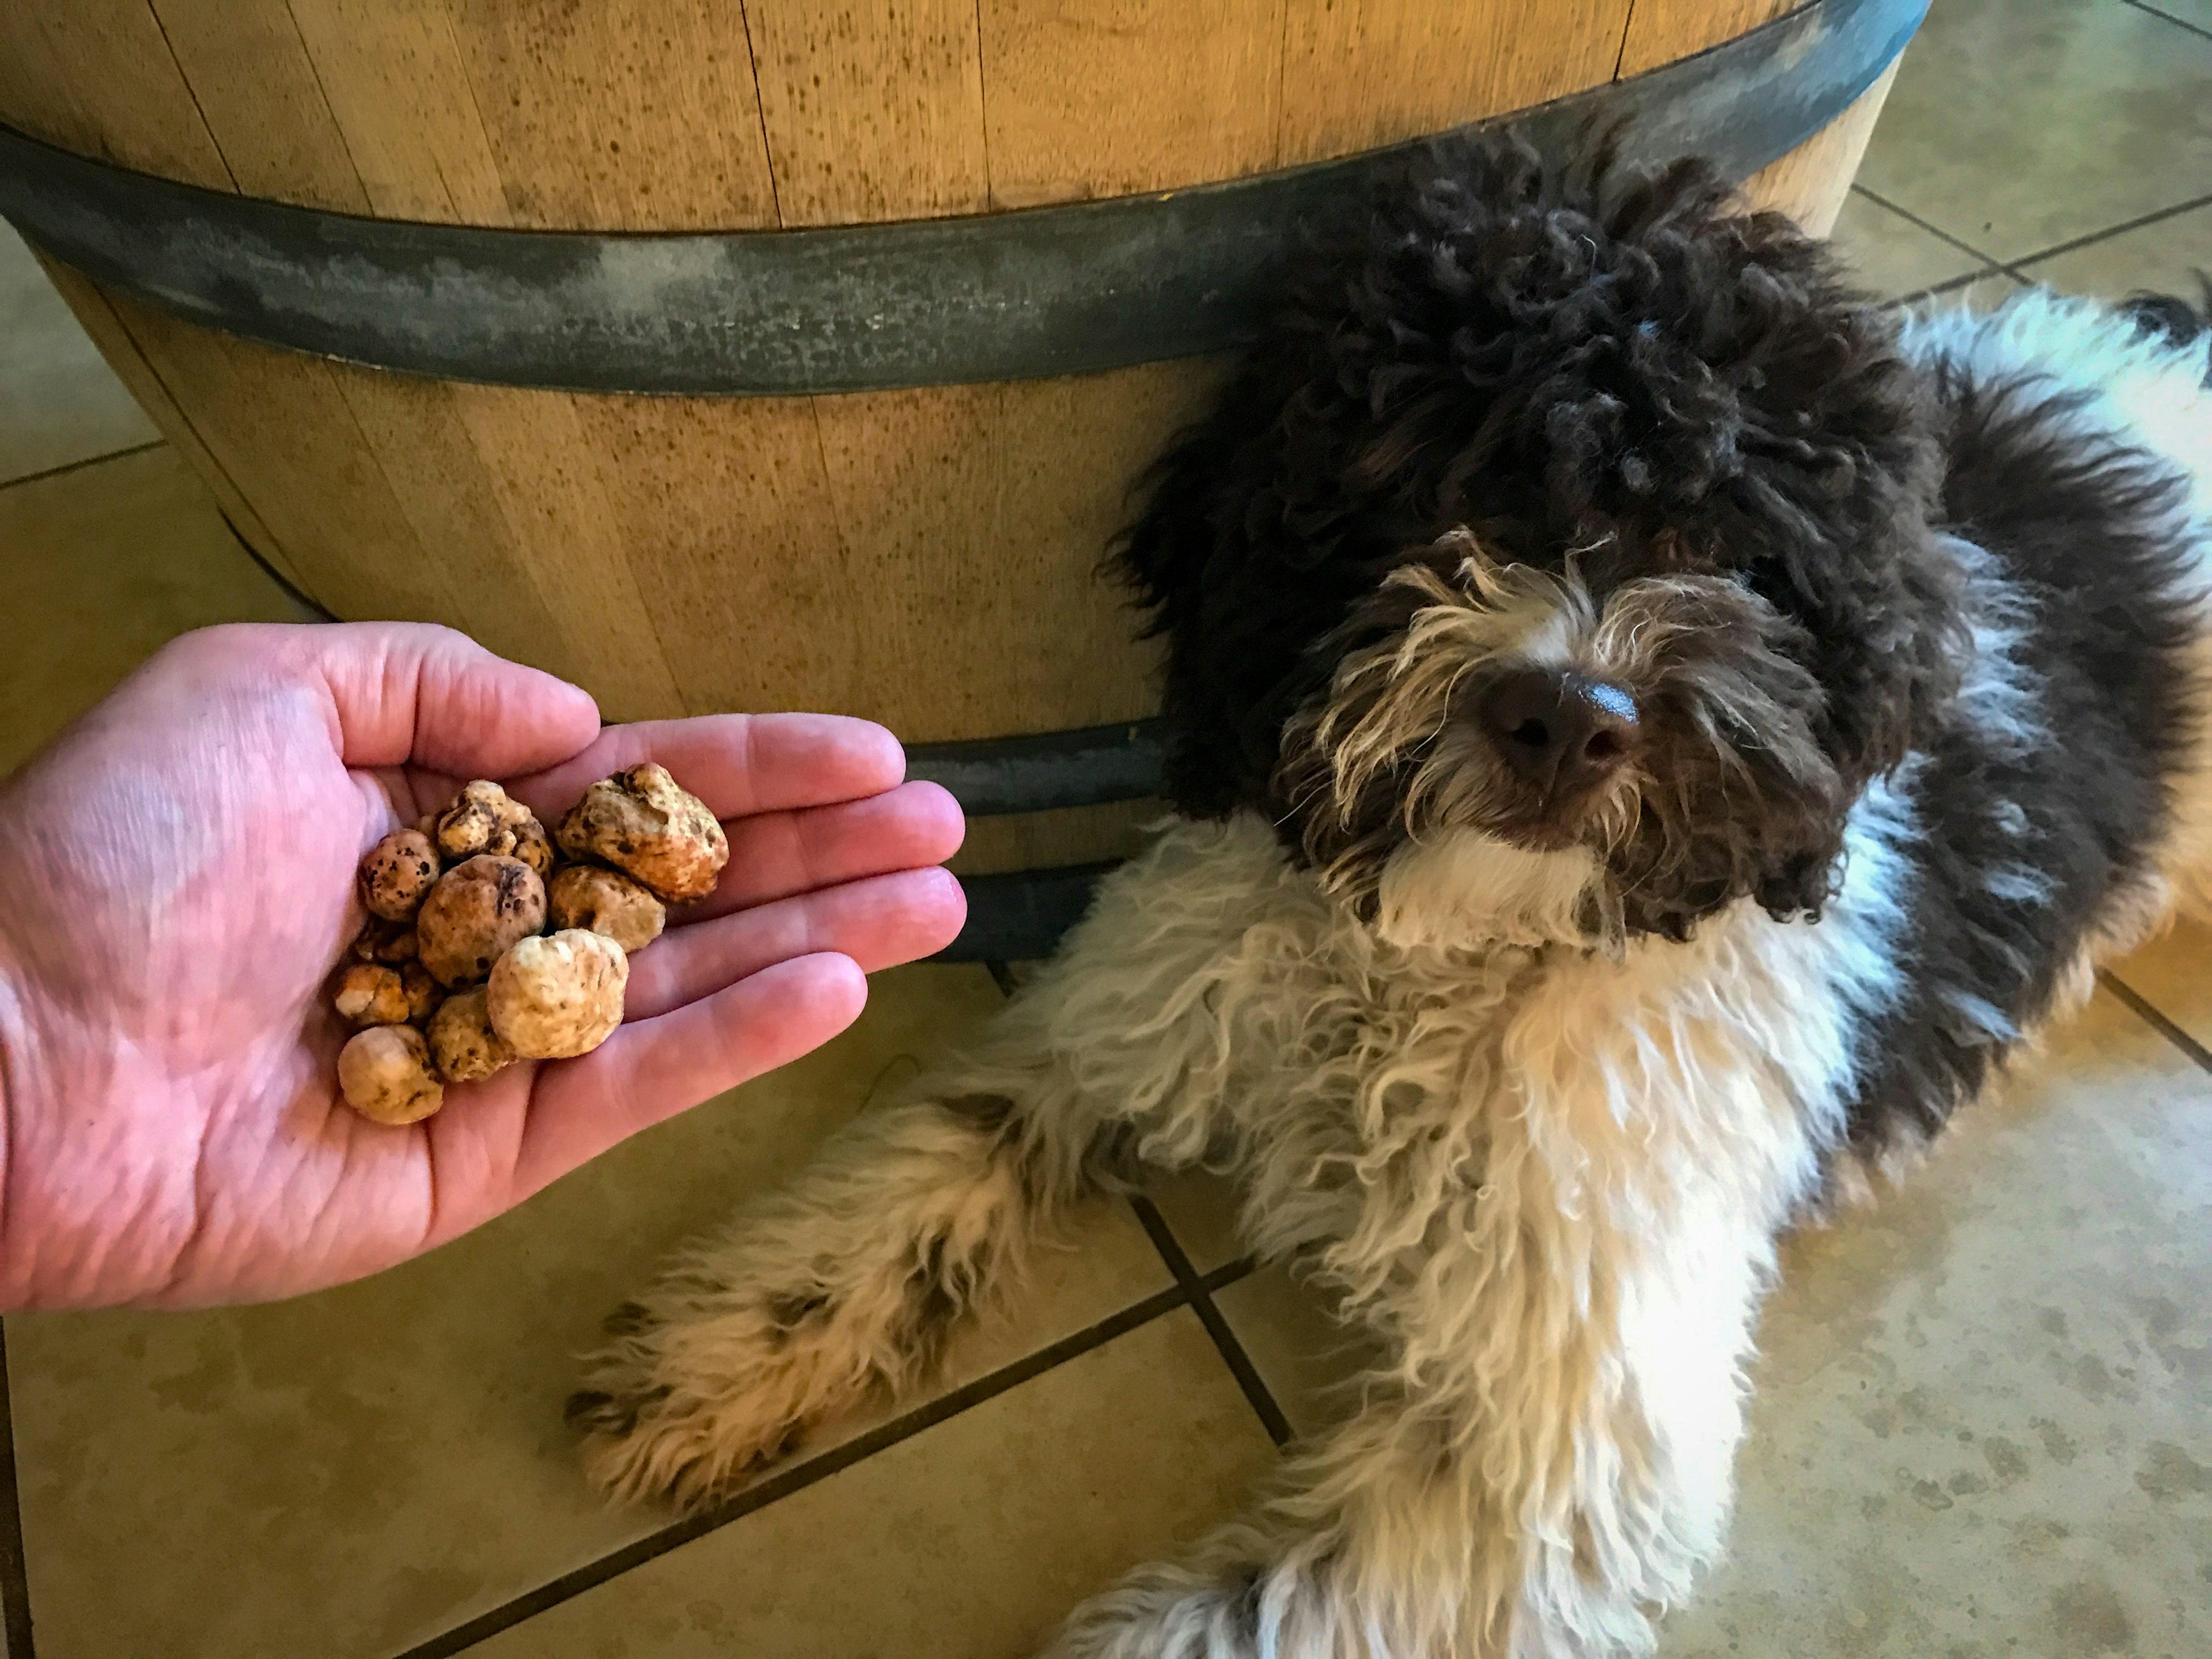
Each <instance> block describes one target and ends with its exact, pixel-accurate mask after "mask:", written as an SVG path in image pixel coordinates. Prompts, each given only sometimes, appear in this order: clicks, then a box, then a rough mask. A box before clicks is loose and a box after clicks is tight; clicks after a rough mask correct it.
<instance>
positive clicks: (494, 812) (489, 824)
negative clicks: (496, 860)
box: [438, 778, 551, 876]
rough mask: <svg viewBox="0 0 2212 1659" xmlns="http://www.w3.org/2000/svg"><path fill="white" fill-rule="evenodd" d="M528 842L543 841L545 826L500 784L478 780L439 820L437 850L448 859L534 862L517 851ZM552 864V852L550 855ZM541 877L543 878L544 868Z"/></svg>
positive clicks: (548, 857) (463, 792)
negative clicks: (482, 856)
mask: <svg viewBox="0 0 2212 1659" xmlns="http://www.w3.org/2000/svg"><path fill="white" fill-rule="evenodd" d="M526 840H535V841H537V842H544V840H545V826H544V825H543V824H541V823H538V819H537V817H536V816H535V815H534V814H533V813H532V811H531V810H530V809H529V808H528V807H526V806H525V805H523V804H522V803H521V802H520V801H519V800H515V799H511V798H510V797H509V796H508V794H507V791H506V790H504V789H502V788H501V787H499V786H498V785H497V784H495V783H491V782H488V781H485V780H484V779H483V778H478V779H477V781H475V782H474V783H471V784H470V785H469V786H468V787H466V788H465V789H463V790H462V791H461V794H460V799H458V800H456V801H455V802H454V803H453V805H451V806H449V807H447V809H446V810H445V811H444V812H443V813H441V815H440V816H439V818H438V850H439V851H440V852H441V853H443V854H445V855H446V857H447V860H456V859H466V858H474V857H475V856H476V855H477V854H479V853H490V854H494V855H495V856H497V857H500V858H522V861H523V862H524V863H526V864H530V865H532V866H533V867H534V866H535V862H536V861H535V860H532V859H530V858H527V857H523V855H522V854H520V853H519V852H518V851H517V850H516V849H517V848H520V846H521V845H522V844H523V842H525V841H526ZM546 861H547V862H548V863H549V864H550V862H551V858H550V851H549V854H548V856H547V860H546ZM538 874H539V875H541V876H543V875H544V871H543V870H542V869H541V870H539V871H538Z"/></svg>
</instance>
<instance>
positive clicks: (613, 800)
mask: <svg viewBox="0 0 2212 1659" xmlns="http://www.w3.org/2000/svg"><path fill="white" fill-rule="evenodd" d="M556 839H557V840H558V841H559V842H560V843H561V850H562V852H564V853H566V854H568V855H569V857H571V858H576V859H595V860H599V862H600V863H603V864H611V865H612V866H614V867H615V868H616V869H617V870H621V871H623V872H626V873H627V874H629V875H631V876H635V878H637V879H638V880H639V881H641V882H643V883H644V884H646V885H647V887H649V888H651V889H652V890H653V891H654V892H655V893H658V894H659V896H661V897H662V898H664V899H666V900H668V901H669V902H671V903H674V902H680V901H682V900H685V899H696V898H704V897H705V896H707V895H708V893H711V892H713V891H714V878H716V877H717V876H719V875H720V874H721V872H722V866H724V865H725V864H726V863H728V862H729V858H730V842H729V838H728V837H727V836H724V835H723V833H722V826H721V825H720V823H716V822H715V821H714V814H713V813H712V812H710V811H708V810H707V807H706V804H705V803H704V802H703V801H702V800H700V799H699V798H698V797H697V796H696V795H692V794H689V793H685V792H684V790H683V789H680V788H678V787H677V783H676V780H675V779H673V778H671V777H670V776H669V775H668V772H667V769H665V767H659V766H655V765H653V764H652V763H650V762H648V763H647V764H645V765H643V766H633V767H631V768H630V769H629V770H628V771H627V772H617V773H616V774H615V775H614V776H612V777H611V778H608V779H606V780H605V781H603V782H599V783H595V784H593V785H592V787H590V788H589V789H587V790H586V791H585V792H584V799H581V800H580V801H578V802H577V803H576V805H575V807H574V810H573V811H570V812H569V814H568V817H564V818H562V820H561V827H560V829H558V830H557V831H556Z"/></svg>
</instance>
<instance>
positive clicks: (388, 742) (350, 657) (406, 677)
mask: <svg viewBox="0 0 2212 1659" xmlns="http://www.w3.org/2000/svg"><path fill="white" fill-rule="evenodd" d="M301 635H303V636H304V638H303V640H302V645H303V647H304V648H305V651H306V653H307V665H308V666H309V668H310V669H311V671H313V674H314V675H315V676H316V677H317V678H319V680H320V681H321V683H322V684H323V686H324V687H325V690H327V691H328V693H329V696H330V699H331V712H332V715H333V717H334V718H335V720H336V721H337V734H338V750H339V752H340V754H341V755H342V756H343V759H344V761H345V763H346V764H347V765H348V766H356V767H374V766H399V765H409V764H411V765H415V766H420V767H426V768H428V769H431V770H433V771H437V772H445V773H450V774H452V775H455V776H459V777H492V778H505V777H513V776H514V775H517V774H518V773H523V772H534V771H537V770H538V769H541V768H543V767H547V766H551V765H555V764H556V763H559V762H561V761H564V760H566V759H568V757H569V756H571V755H573V754H574V753H576V751H577V750H580V749H582V748H583V747H584V746H585V745H586V744H589V743H590V742H591V741H592V738H595V737H597V736H598V735H599V707H598V705H597V704H595V703H594V702H592V699H591V697H590V696H588V695H587V694H586V693H585V692H583V691H581V690H578V689H577V688H576V687H575V686H573V685H570V684H568V682H567V681H565V680H561V679H556V678H554V677H553V676H552V675H550V674H548V673H545V672H543V671H540V670H538V669H535V668H526V667H524V666H523V665H521V664H520V663H513V662H509V661H507V659H505V658H503V657H496V656H494V655H493V654H492V653H490V652H489V651H487V650H485V649H484V648H483V647H482V646H480V645H478V644H477V642H476V641H474V640H471V639H470V638H469V637H468V636H467V635H464V634H457V633H455V632H453V630H452V629H447V628H435V627H431V626H429V625H428V624H424V623H327V624H325V625H323V626H320V627H313V628H307V629H301Z"/></svg>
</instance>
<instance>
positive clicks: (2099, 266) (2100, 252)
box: [2021, 87, 2212, 301]
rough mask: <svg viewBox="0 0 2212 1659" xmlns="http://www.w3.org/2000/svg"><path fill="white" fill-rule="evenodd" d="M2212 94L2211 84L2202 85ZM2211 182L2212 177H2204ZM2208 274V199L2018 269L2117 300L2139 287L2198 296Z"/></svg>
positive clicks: (2211, 251)
mask: <svg viewBox="0 0 2212 1659" xmlns="http://www.w3.org/2000/svg"><path fill="white" fill-rule="evenodd" d="M2205 96H2206V97H2207V98H2212V87H2208V88H2206V89H2205ZM2208 182H2212V180H2208ZM2200 271H2202V272H2204V273H2206V274H2208V275H2212V205H2207V206H2204V207H2201V208H2193V209H2191V210H2190V211H2188V212H2186V213H2177V214H2175V215H2174V216H2172V217H2171V218H2167V219H2160V220H2158V221H2156V222H2154V223H2152V224H2148V225H2142V226H2140V227H2138V228H2136V229H2134V230H2124V231H2122V232H2121V233H2120V234H2118V235H2117V236H2109V237H2106V239H2105V240H2103V241H2101V242H2092V243H2090V244H2089V246H2087V247H2078V248H2075V250H2074V251H2073V252H2071V253H2061V254H2058V255H2057V256H2056V257H2054V258H2049V259H2040V260H2038V261H2037V262H2036V263H2035V264H2031V265H2024V266H2022V267H2021V275H2022V276H2030V277H2033V278H2034V280H2035V281H2037V282H2039V283H2049V284H2050V285H2051V287H2053V288H2055V289H2059V290H2060V291H2061V292H2063V293H2067V294H2093V295H2097V296H2098V297H2100V299H2106V300H2118V299H2124V298H2125V297H2126V296H2127V295H2130V294H2133V293H2136V292H2137V291H2139V290H2141V289H2150V290H2152V291H2153V292H2154V293H2163V294H2179V295H2182V296H2184V297H2185V298H2186V299H2189V300H2191V301H2197V300H2198V299H2200V298H2202V296H2203V282H2202V280H2201V279H2200V277H2199V276H2198V275H2197V273H2198V272H2200Z"/></svg>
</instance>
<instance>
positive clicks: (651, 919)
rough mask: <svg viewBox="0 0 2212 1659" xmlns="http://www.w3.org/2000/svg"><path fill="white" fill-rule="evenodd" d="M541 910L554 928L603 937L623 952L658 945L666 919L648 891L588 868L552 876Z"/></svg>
mask: <svg viewBox="0 0 2212 1659" xmlns="http://www.w3.org/2000/svg"><path fill="white" fill-rule="evenodd" d="M545 908H546V912H547V914H548V915H550V916H551V917H552V920H553V925H554V926H555V927H581V928H584V929H586V930H587V931H589V932H591V933H605V935H606V936H607V937H608V938H609V939H612V940H613V941H614V942H615V943H616V944H617V945H621V946H622V948H623V950H625V951H642V950H643V949H644V948H645V947H646V946H647V945H650V944H652V943H653V940H655V939H659V937H660V929H661V927H662V924H663V923H664V922H665V921H666V920H667V916H668V912H667V910H666V908H665V907H664V906H663V905H662V904H661V902H660V901H659V899H657V898H655V897H654V896H653V894H652V892H651V890H649V889H647V888H646V887H645V886H643V885H642V884H640V883H637V882H635V881H632V880H631V879H630V878H629V877H628V876H625V875H623V873H622V872H620V871H617V870H602V869H600V868H599V866H596V865H591V864H572V865H569V866H568V867H567V868H566V869H564V870H562V872H560V873H559V874H558V875H556V876H555V877H554V878H553V882H552V884H551V885H550V886H549V887H548V888H547V889H546V890H545Z"/></svg>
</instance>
